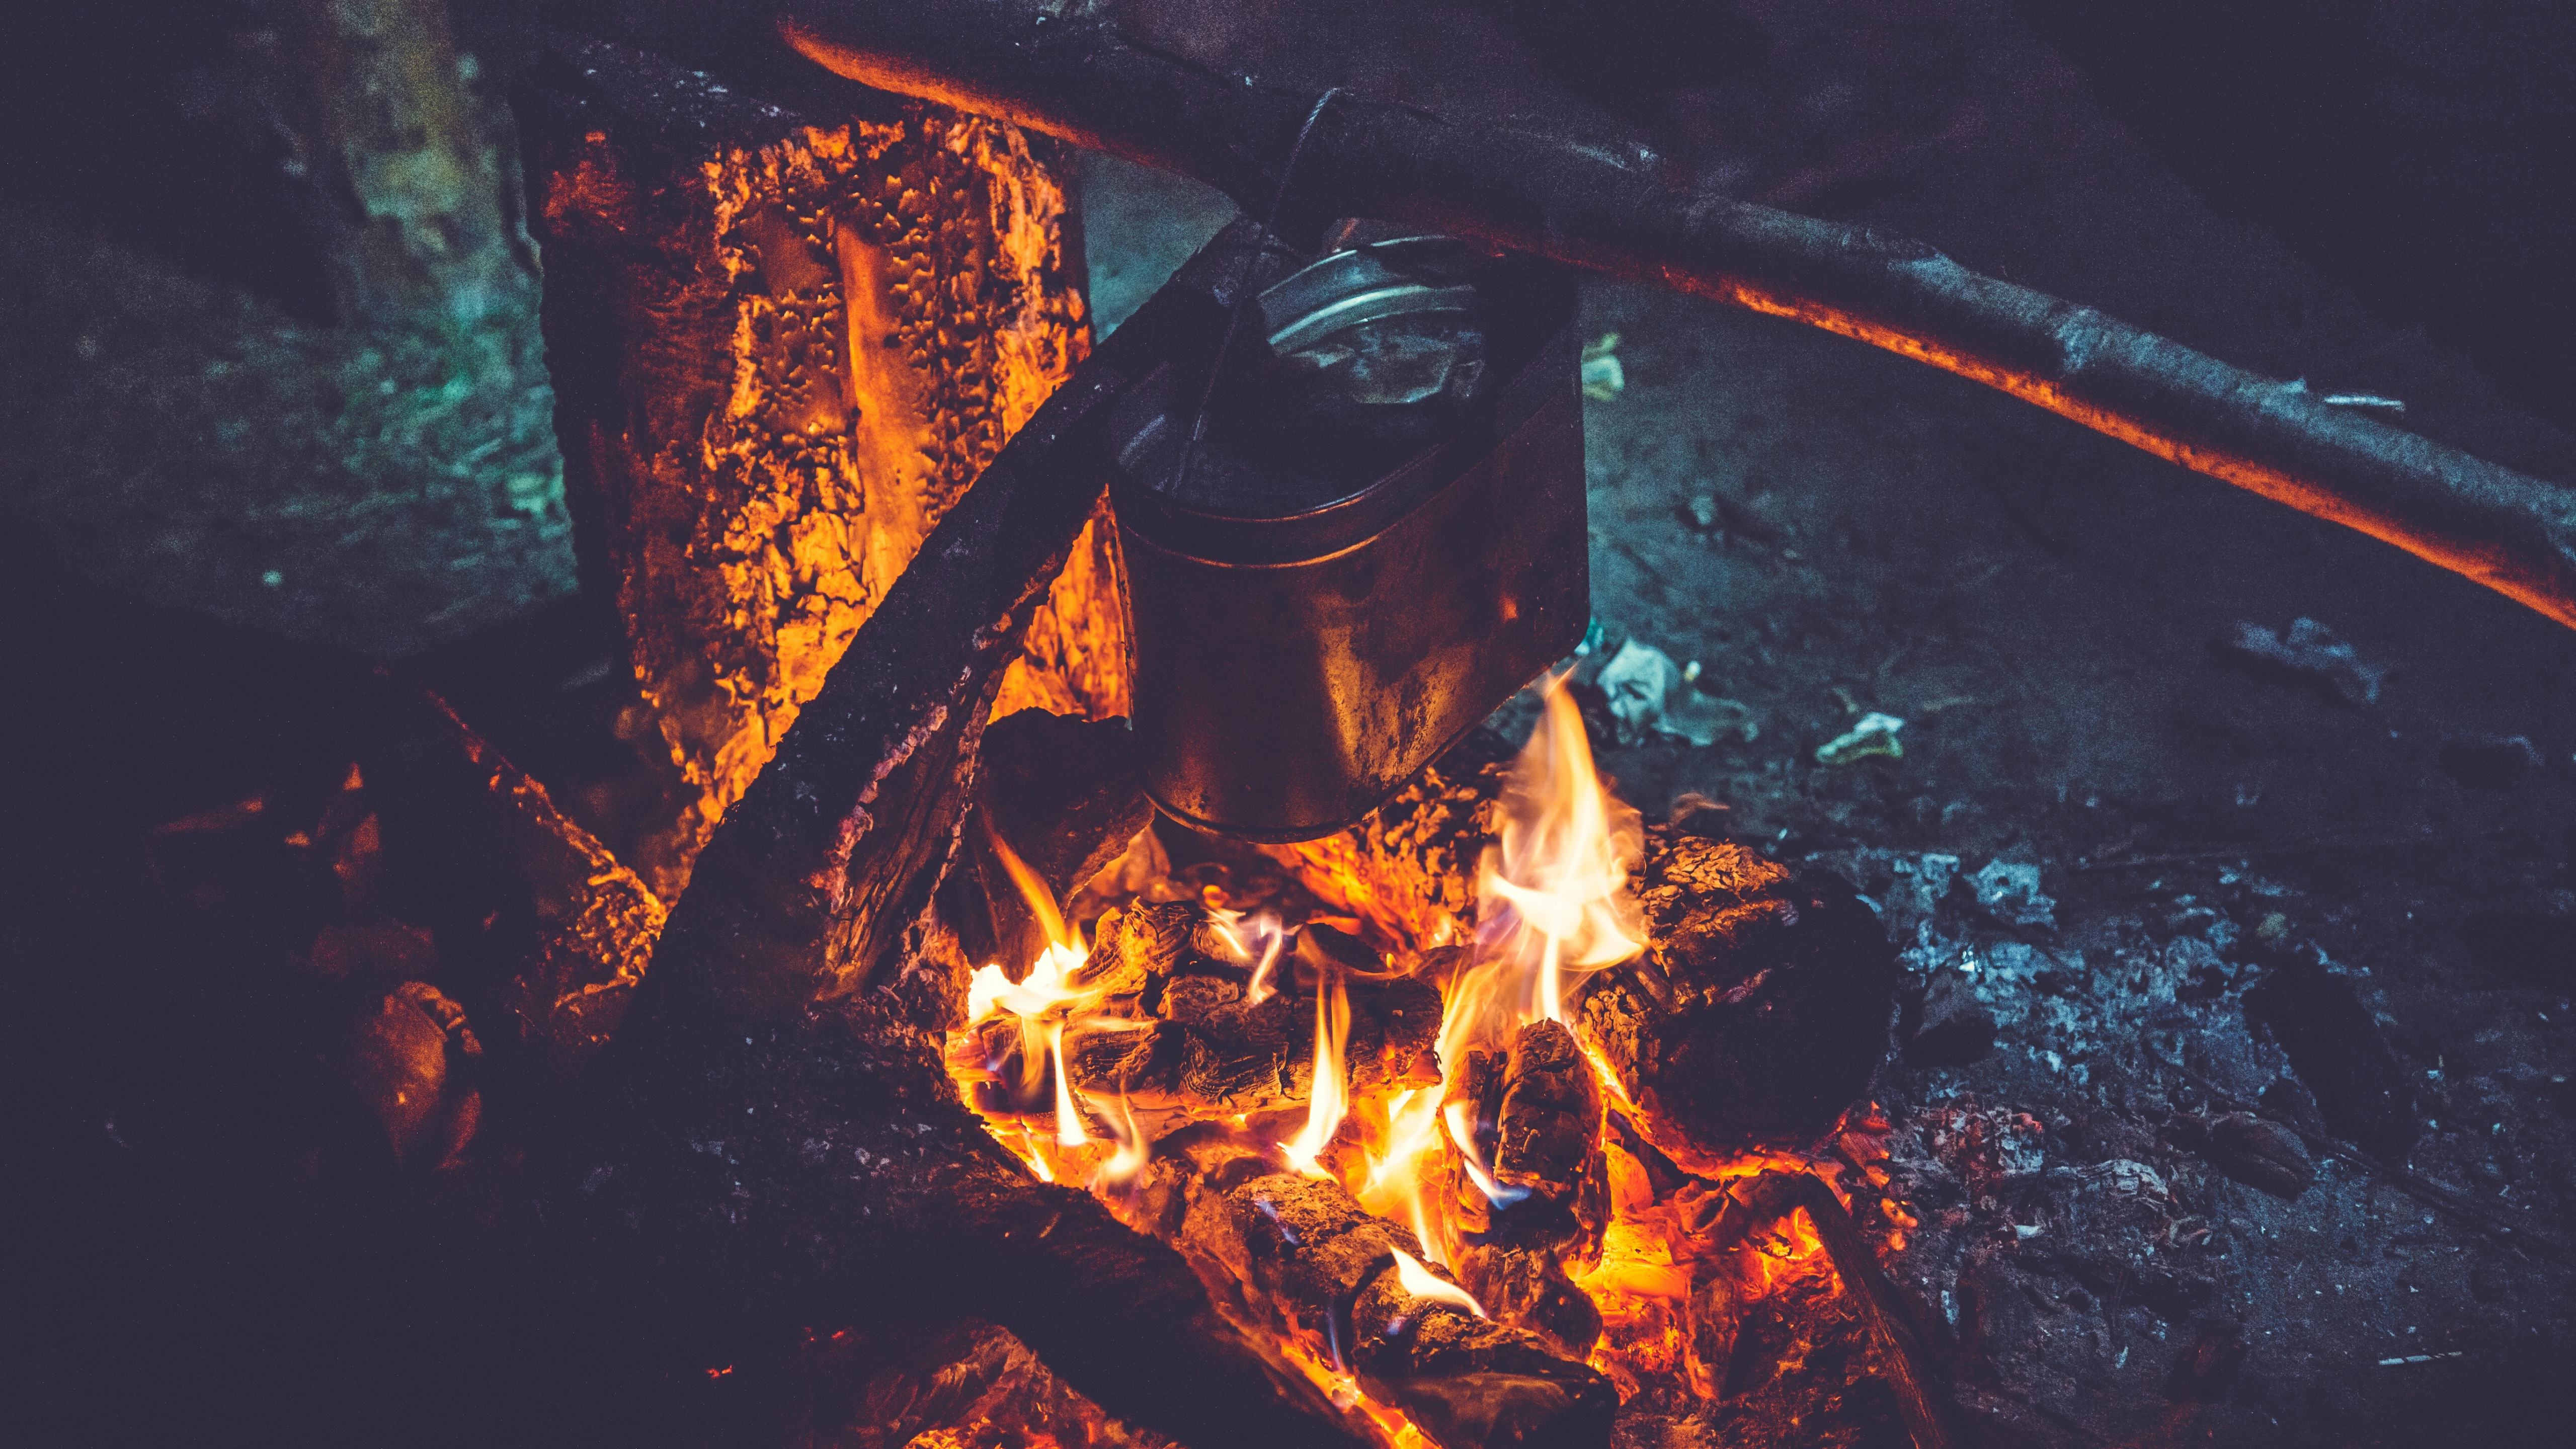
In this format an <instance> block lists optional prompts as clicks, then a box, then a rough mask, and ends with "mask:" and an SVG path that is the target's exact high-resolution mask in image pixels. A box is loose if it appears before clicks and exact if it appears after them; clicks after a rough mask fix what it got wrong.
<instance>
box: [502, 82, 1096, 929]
mask: <svg viewBox="0 0 2576 1449" xmlns="http://www.w3.org/2000/svg"><path fill="white" fill-rule="evenodd" d="M514 109H515V111H516V114H517V117H518V125H519V130H520V132H521V135H522V139H523V141H524V144H525V148H526V152H527V167H526V174H527V177H528V191H529V195H530V201H531V204H530V206H529V218H528V220H529V228H530V230H531V231H532V232H533V233H535V235H536V237H537V239H538V241H539V242H540V243H541V244H542V245H543V247H544V249H545V258H546V287H545V297H544V313H543V320H544V324H545V333H546V338H547V365H548V369H549V370H550V371H551V372H552V374H553V377H554V385H555V400H556V409H557V423H556V427H557V431H558V432H559V433H560V435H561V440H562V443H563V449H564V486H565V492H566V499H567V502H568V503H569V505H570V507H571V509H572V513H573V521H574V526H575V540H576V543H577V545H578V548H579V552H580V555H581V566H582V572H583V584H584V589H585V591H587V592H593V593H597V594H599V595H601V596H602V597H609V598H614V599H616V600H617V602H618V606H619V608H620V610H621V611H622V612H623V614H624V615H625V618H626V625H627V632H628V636H629V637H628V643H629V646H630V651H631V654H632V658H631V661H630V662H631V664H632V666H633V668H634V670H635V673H636V678H637V681H638V683H639V684H640V685H641V686H642V688H643V694H644V698H645V701H646V703H647V704H648V705H649V706H650V708H651V710H652V713H653V722H654V724H655V726H656V727H657V728H658V729H659V731H660V732H661V734H662V736H663V739H664V742H665V743H666V744H667V746H668V748H669V750H670V757H671V760H672V762H673V765H674V767H675V769H676V771H677V772H678V774H679V775H680V776H681V780H680V781H679V782H678V783H677V784H676V785H675V787H674V788H675V793H676V795H677V797H678V798H682V799H684V800H686V802H687V804H686V807H685V808H684V809H683V810H682V811H681V812H680V814H679V816H678V818H677V819H675V820H673V821H672V822H671V823H670V824H669V825H668V827H667V828H665V829H664V830H662V831H660V832H658V833H656V834H655V835H653V836H652V837H651V838H650V839H648V840H647V841H646V842H645V844H644V845H643V847H642V848H640V849H639V850H638V851H637V852H635V856H636V858H635V859H634V860H632V861H631V862H630V864H632V865H634V866H635V867H636V868H637V869H638V870H639V871H640V872H641V873H642V874H643V876H644V877H645V879H646V880H647V881H649V882H650V883H651V884H652V885H653V887H654V889H655V891H656V892H657V893H658V894H660V895H661V896H662V897H663V899H664V900H665V901H666V902H667V901H669V900H672V899H674V898H676V895H677V893H678V890H679V888H680V887H681V885H683V884H684V883H685V882H686V881H687V879H688V873H689V869H690V864H691V862H692V861H693V860H694V859H695V856H696V854H697V851H698V850H699V849H700V848H701V846H702V845H703V844H704V842H705V840H706V837H707V832H708V831H709V830H711V829H712V828H713V826H714V825H715V822H716V821H717V820H718V819H720V818H721V817H722V816H723V814H724V812H725V811H726V809H728V808H729V807H730V806H731V805H732V804H733V803H734V801H736V800H737V799H739V798H740V797H741V795H742V793H743V791H744V790H746V789H747V788H749V786H750V784H751V782H752V780H753V778H754V777H755V776H756V775H757V774H758V773H759V771H760V769H761V767H762V766H763V765H764V764H765V763H766V762H767V761H768V759H769V756H770V752H771V751H772V750H773V749H774V748H775V747H776V745H777V742H778V741H779V739H780V738H781V737H783V736H784V735H785V733H786V732H787V730H788V728H789V726H790V725H791V724H792V723H793V721H794V720H795V719H796V717H797V712H798V711H799V710H800V709H802V708H803V707H805V706H806V705H807V704H808V703H809V702H810V701H811V700H812V699H813V698H814V696H815V693H816V692H817V691H818V690H819V689H821V688H822V686H823V683H824V680H825V677H826V676H827V674H828V673H829V671H830V670H831V668H832V665H833V662H834V661H835V660H837V659H839V658H840V657H841V655H842V652H843V651H844V650H845V649H847V648H848V647H849V644H850V641H851V639H852V638H853V636H854V634H855V631H856V630H857V629H858V628H859V627H860V626H861V625H862V624H863V623H864V622H865V621H866V620H867V619H868V618H869V617H870V615H871V614H872V613H873V612H874V611H875V610H877V609H878V608H880V607H882V606H883V603H884V600H885V598H886V596H887V592H888V590H889V589H891V588H892V586H893V584H894V581H895V579H896V577H897V575H898V574H900V573H901V572H902V570H903V568H904V566H905V564H906V563H907V562H908V561H909V560H910V559H911V558H912V557H913V555H914V552H915V550H916V549H918V548H919V547H920V545H921V542H922V539H923V538H924V537H925V536H926V535H927V534H928V533H929V531H930V529H931V528H932V527H933V526H934V525H935V524H936V523H937V522H938V521H939V520H940V518H941V517H942V516H943V515H944V514H945V513H946V512H947V511H948V510H949V509H950V508H952V507H954V506H955V504H956V502H957V500H958V498H959V497H960V496H961V495H962V494H963V493H964V491H965V490H966V487H967V485H968V483H969V482H971V481H972V480H973V479H974V478H975V476H976V475H977V474H978V473H979V472H980V471H982V470H983V469H984V468H985V467H986V466H987V465H988V464H989V463H990V462H991V461H992V459H993V458H994V456H995V455H996V454H997V452H998V451H999V450H1000V449H1001V447H1002V446H1003V443H1004V440H1005V439H1006V438H1008V437H1010V436H1011V435H1012V434H1013V433H1014V432H1016V431H1017V430H1018V429H1019V428H1020V427H1021V426H1023V425H1024V424H1025V423H1026V422H1027V421H1028V419H1029V418H1030V417H1031V416H1032V415H1033V414H1034V413H1035V412H1036V410H1037V408H1038V405H1039V403H1041V402H1042V401H1043V400H1044V399H1045V398H1046V397H1047V395H1048V394H1049V393H1050V392H1052V391H1054V390H1055V389H1056V388H1057V387H1059V386H1061V385H1062V384H1063V382H1064V380H1065V379H1066V377H1068V376H1069V375H1070V374H1071V371H1072V369H1073V367H1074V365H1075V364H1076V363H1077V362H1079V361H1080V360H1081V358H1082V355H1083V353H1084V351H1085V344H1086V342H1087V340H1088V339H1087V336H1086V329H1085V328H1084V327H1083V326H1082V322H1081V308H1082V302H1081V298H1080V296H1079V293H1078V290H1077V286H1076V276H1077V274H1078V273H1079V270H1080V267H1081V261H1080V256H1079V253H1078V250H1076V251H1070V252H1069V251H1068V249H1067V246H1066V240H1067V238H1066V235H1065V227H1064V212H1065V198H1064V194H1063V190H1062V187H1061V186H1060V184H1059V183H1058V181H1057V179H1056V177H1055V174H1054V171H1053V169H1052V167H1051V165H1050V157H1051V156H1052V154H1053V143H1051V142H1048V141H1046V140H1044V139H1043V138H1040V139H1038V140H1037V141H1036V142H1035V143H1031V142H1030V141H1029V140H1028V139H1027V138H1026V137H1024V136H1023V135H1022V134H1021V133H1020V132H1018V131H1017V130H1015V129H1013V128H1012V127H1010V126H1008V125H1005V124H1001V123H996V122H991V121H986V120H982V119H980V118H976V117H970V116H962V115H959V114H958V113H956V112H954V111H950V110H948V109H946V108H944V107H939V106H922V105H917V104H915V105H910V106H906V105H905V104H904V103H900V102H892V103H889V102H887V101H885V100H883V99H882V98H881V99H880V100H879V101H878V102H877V103H875V104H870V105H862V106H858V107H852V108H848V109H843V110H839V111H837V112H827V113H821V114H814V115H807V114H801V113H799V112H798V111H796V110H794V109H791V108H783V107H780V106H776V105H769V104H763V103H762V102H761V101H759V100H755V99H754V98H752V97H751V96H748V95H745V94H741V93H739V92H735V91H732V90H729V89H728V88H726V87H724V86H721V85H718V84H716V83H714V82H712V81H711V80H709V79H708V78H707V77H706V76H704V75H700V74H697V73H695V72H692V71H689V70H686V69H683V68H681V67H679V66H676V65H673V64H670V63H669V62H667V61H664V60H661V59H659V58H657V57H654V56H650V55H646V54H642V53H639V52H636V51H632V50H628V49H625V48H623V47H620V46H615V45H609V44H578V45H567V46H564V47H561V48H560V49H558V50H556V51H555V52H553V53H550V54H546V55H544V56H543V57H541V58H540V59H539V60H538V62H537V63H536V64H535V65H534V66H532V67H530V68H529V70H528V72H527V75H526V77H525V84H524V85H523V86H522V87H521V91H520V94H519V95H518V97H517V104H516V106H515V108H514ZM854 112H855V118H854V115H853V113H854ZM1103 518H1104V521H1102V522H1098V523H1096V524H1095V526H1093V527H1091V528H1090V529H1089V530H1088V531H1087V532H1086V533H1085V534H1084V536H1083V537H1082V539H1081V540H1080V541H1079V542H1078V543H1077V544H1076V546H1075V548H1074V549H1073V551H1072V553H1071V554H1070V556H1069V559H1068V563H1067V566H1066V567H1065V568H1063V569H1062V570H1060V571H1059V572H1058V573H1057V574H1056V576H1055V582H1054V585H1053V586H1052V587H1051V589H1050V591H1049V594H1048V596H1047V598H1045V599H1044V600H1042V601H1041V604H1040V606H1039V608H1038V611H1037V617H1036V618H1035V619H1033V620H1031V621H1029V622H1028V624H1027V626H1026V630H1027V632H1026V633H1025V635H1024V636H1023V648H1022V650H1021V657H1020V658H1019V659H1017V660H1015V661H1014V662H1013V663H1012V664H1011V665H1010V667H1009V669H1008V671H1007V675H1006V678H1005V681H1004V683H1003V684H1002V686H1001V689H1000V691H999V695H998V700H999V706H1000V709H1001V710H1002V712H1004V713H1009V712H1012V711H1016V710H1019V709H1022V708H1027V707H1032V706H1034V707H1038V708H1043V709H1047V710H1051V711H1053V712H1056V713H1059V714H1084V715H1089V716H1092V717H1095V718H1108V717H1111V716H1114V715H1123V714H1126V713H1128V707H1127V703H1126V700H1127V693H1126V689H1127V685H1126V670H1127V664H1126V647H1125V642H1124V641H1125V615H1124V611H1123V607H1122V605H1121V604H1120V597H1121V594H1120V590H1121V585H1120V583H1119V577H1120V571H1119V570H1120V566H1119V560H1118V554H1117V543H1116V539H1115V536H1114V530H1112V529H1110V528H1108V527H1107V526H1106V523H1105V515H1103Z"/></svg>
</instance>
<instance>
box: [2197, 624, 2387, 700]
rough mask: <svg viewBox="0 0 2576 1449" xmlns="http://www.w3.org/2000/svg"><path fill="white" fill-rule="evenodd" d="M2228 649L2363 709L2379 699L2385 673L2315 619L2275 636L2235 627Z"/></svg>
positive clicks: (2260, 628)
mask: <svg viewBox="0 0 2576 1449" xmlns="http://www.w3.org/2000/svg"><path fill="white" fill-rule="evenodd" d="M2226 647H2227V649H2228V650H2229V651H2230V652H2232V653H2234V654H2235V655H2237V656H2238V657H2239V658H2242V659H2245V660H2248V661H2251V662H2252V663H2254V664H2255V665H2257V666H2260V667H2262V668H2266V669H2270V670H2273V671H2276V672H2280V673H2286V674H2292V675H2297V676H2300V677H2302V678H2305V679H2308V680H2310V681H2313V682H2315V683H2317V684H2320V685H2323V686H2324V687H2325V688H2326V689H2327V690H2329V691H2331V692H2332V693H2333V695H2334V696H2335V697H2336V698H2337V699H2340V700H2342V701H2343V702H2344V703H2346V704H2349V705H2353V706H2356V707H2358V706H2361V705H2365V704H2373V703H2376V702H2377V701H2378V699H2379V680H2380V676H2381V675H2383V674H2384V673H2386V671H2385V670H2382V669H2380V668H2377V667H2376V666H2373V665H2368V664H2364V663H2362V662H2361V657H2360V656H2359V655H2358V654H2356V653H2355V652H2354V651H2353V647H2352V646H2351V645H2350V644H2347V643H2345V642H2344V641H2343V640H2342V639H2341V638H2339V637H2337V636H2336V634H2335V632H2334V631H2333V630H2332V629H2329V628H2327V627H2326V626H2325V625H2323V624H2320V623H2318V622H2317V621H2316V620H2314V619H2297V620H2293V621H2292V622H2291V624H2290V628H2289V631H2288V632H2287V633H2283V634H2275V633H2273V632H2272V631H2271V630H2269V629H2266V628H2264V627H2263V626H2261V625H2260V624H2239V625H2237V626H2236V637H2235V638H2233V639H2231V640H2229V641H2227V645H2226Z"/></svg>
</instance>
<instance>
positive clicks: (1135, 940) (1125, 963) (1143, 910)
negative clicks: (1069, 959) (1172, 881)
mask: <svg viewBox="0 0 2576 1449" xmlns="http://www.w3.org/2000/svg"><path fill="white" fill-rule="evenodd" d="M1206 923H1207V912H1206V911H1204V910H1201V909H1200V908H1199V907H1198V906H1197V905H1196V904H1194V903H1192V902H1189V901H1159V902H1158V901H1136V902H1133V903H1131V904H1129V905H1128V906H1127V907H1125V908H1124V909H1122V910H1115V911H1111V912H1110V913H1109V914H1107V915H1104V916H1102V917H1101V918H1100V922H1099V924H1098V925H1097V926H1096V927H1094V928H1093V932H1092V934H1093V938H1094V939H1093V940H1092V943H1091V956H1090V959H1089V960H1087V961H1085V962H1084V963H1083V967H1082V975H1081V978H1080V981H1081V984H1082V986H1083V987H1084V989H1086V990H1091V991H1100V992H1106V993H1108V994H1109V995H1112V996H1136V995H1146V994H1150V993H1151V992H1152V991H1153V990H1154V989H1155V988H1156V987H1157V986H1158V985H1159V984H1160V983H1161V982H1163V981H1166V980H1168V979H1169V978H1171V977H1173V976H1175V975H1177V974H1179V972H1180V971H1181V970H1182V969H1183V968H1184V967H1185V966H1188V965H1191V964H1195V963H1196V962H1198V961H1200V960H1202V959H1203V953H1202V952H1201V951H1200V949H1199V946H1200V940H1199V936H1200V932H1201V931H1202V930H1204V929H1205V927H1206Z"/></svg>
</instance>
